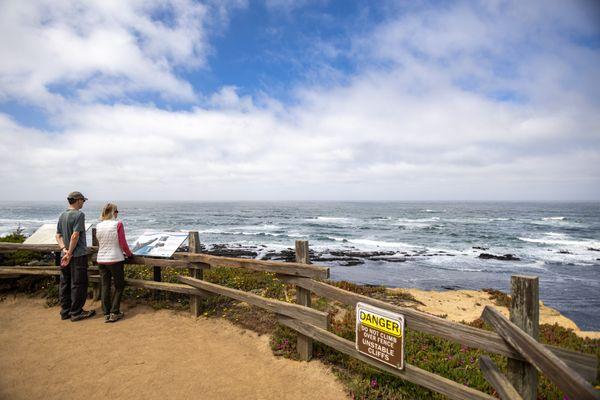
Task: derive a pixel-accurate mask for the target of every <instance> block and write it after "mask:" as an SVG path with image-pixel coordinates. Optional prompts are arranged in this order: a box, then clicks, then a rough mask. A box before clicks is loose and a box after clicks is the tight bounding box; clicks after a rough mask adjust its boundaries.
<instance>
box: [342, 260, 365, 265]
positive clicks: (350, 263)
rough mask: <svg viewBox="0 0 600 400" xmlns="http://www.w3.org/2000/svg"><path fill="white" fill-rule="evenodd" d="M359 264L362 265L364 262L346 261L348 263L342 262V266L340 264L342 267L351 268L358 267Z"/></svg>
mask: <svg viewBox="0 0 600 400" xmlns="http://www.w3.org/2000/svg"><path fill="white" fill-rule="evenodd" d="M360 264H364V261H361V260H358V259H356V260H348V261H344V262H343V264H340V265H341V266H342V267H353V266H355V265H360Z"/></svg>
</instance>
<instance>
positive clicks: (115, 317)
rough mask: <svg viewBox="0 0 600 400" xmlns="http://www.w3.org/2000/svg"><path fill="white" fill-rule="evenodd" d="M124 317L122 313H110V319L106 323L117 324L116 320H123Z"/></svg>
mask: <svg viewBox="0 0 600 400" xmlns="http://www.w3.org/2000/svg"><path fill="white" fill-rule="evenodd" d="M124 316H125V314H124V313H122V312H118V313H116V314H115V313H111V314H110V319H109V320H108V322H117V321H118V320H120V319H121V318H123V317H124Z"/></svg>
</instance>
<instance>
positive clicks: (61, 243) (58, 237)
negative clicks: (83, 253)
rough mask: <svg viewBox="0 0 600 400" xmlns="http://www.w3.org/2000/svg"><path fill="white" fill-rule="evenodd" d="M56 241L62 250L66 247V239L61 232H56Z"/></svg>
mask: <svg viewBox="0 0 600 400" xmlns="http://www.w3.org/2000/svg"><path fill="white" fill-rule="evenodd" d="M56 243H58V246H59V247H60V250H61V251H62V250H64V249H65V247H66V246H65V241H64V240H63V237H62V235H61V234H60V233H57V234H56Z"/></svg>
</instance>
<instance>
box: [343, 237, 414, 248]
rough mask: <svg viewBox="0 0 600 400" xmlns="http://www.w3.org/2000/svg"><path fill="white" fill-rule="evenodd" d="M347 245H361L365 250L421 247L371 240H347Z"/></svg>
mask: <svg viewBox="0 0 600 400" xmlns="http://www.w3.org/2000/svg"><path fill="white" fill-rule="evenodd" d="M348 242H349V243H352V244H357V245H362V246H365V247H367V248H379V247H385V248H396V249H398V248H400V249H402V248H422V246H416V245H413V244H408V243H403V242H386V241H383V240H373V239H348Z"/></svg>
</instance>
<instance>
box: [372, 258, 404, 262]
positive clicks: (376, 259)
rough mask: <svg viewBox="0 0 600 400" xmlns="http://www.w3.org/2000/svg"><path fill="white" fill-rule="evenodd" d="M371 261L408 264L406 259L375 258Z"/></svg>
mask: <svg viewBox="0 0 600 400" xmlns="http://www.w3.org/2000/svg"><path fill="white" fill-rule="evenodd" d="M370 260H371V261H385V262H406V258H404V257H373V258H370Z"/></svg>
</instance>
